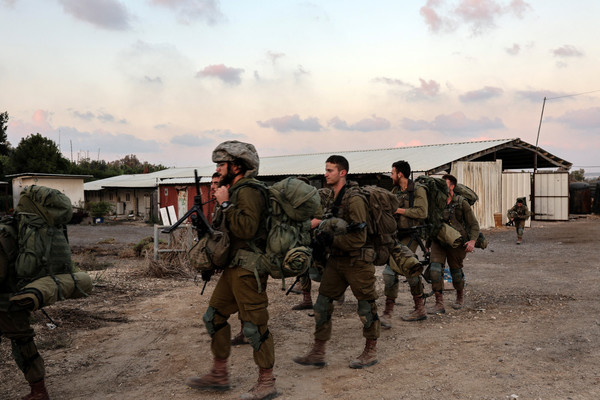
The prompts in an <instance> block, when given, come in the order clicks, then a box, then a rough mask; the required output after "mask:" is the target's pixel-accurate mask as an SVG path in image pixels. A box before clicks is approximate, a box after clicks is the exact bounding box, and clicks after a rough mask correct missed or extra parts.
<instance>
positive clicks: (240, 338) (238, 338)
mask: <svg viewBox="0 0 600 400" xmlns="http://www.w3.org/2000/svg"><path fill="white" fill-rule="evenodd" d="M248 343H250V342H248V339H247V338H246V336H244V325H243V323H242V328H240V331H239V332H238V334H237V335H235V336H234V337H233V339H231V345H232V346H239V345H241V344H248Z"/></svg>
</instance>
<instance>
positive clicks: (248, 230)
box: [225, 187, 265, 240]
mask: <svg viewBox="0 0 600 400" xmlns="http://www.w3.org/2000/svg"><path fill="white" fill-rule="evenodd" d="M264 207H265V200H264V199H263V197H262V194H261V193H260V192H259V191H258V189H254V188H251V187H243V188H241V189H240V192H239V193H238V196H237V201H236V204H232V205H231V206H230V207H228V208H227V209H226V210H225V218H227V223H228V224H227V226H228V228H229V230H230V231H231V233H232V234H233V235H234V236H236V237H239V238H240V239H246V240H249V239H252V238H253V237H254V236H255V235H256V232H257V231H258V227H259V226H260V221H261V218H262V217H263V212H264Z"/></svg>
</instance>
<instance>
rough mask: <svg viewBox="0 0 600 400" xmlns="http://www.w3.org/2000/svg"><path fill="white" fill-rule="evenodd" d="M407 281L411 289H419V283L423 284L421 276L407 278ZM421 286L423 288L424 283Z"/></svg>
mask: <svg viewBox="0 0 600 400" xmlns="http://www.w3.org/2000/svg"><path fill="white" fill-rule="evenodd" d="M406 281H407V282H408V286H410V287H418V286H419V283H421V277H420V276H413V277H411V278H407V279H406ZM421 286H423V284H422V283H421Z"/></svg>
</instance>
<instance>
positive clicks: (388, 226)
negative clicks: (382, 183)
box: [342, 185, 400, 265]
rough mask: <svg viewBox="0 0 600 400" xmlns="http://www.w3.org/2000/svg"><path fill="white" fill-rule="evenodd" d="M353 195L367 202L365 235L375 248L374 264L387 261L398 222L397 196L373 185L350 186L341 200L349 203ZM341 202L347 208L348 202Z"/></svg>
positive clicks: (394, 241)
mask: <svg viewBox="0 0 600 400" xmlns="http://www.w3.org/2000/svg"><path fill="white" fill-rule="evenodd" d="M354 195H359V196H361V197H362V198H363V199H364V200H365V202H366V203H367V208H368V211H369V215H368V219H367V221H366V222H367V236H368V238H369V240H370V241H371V242H372V243H373V247H374V250H375V261H373V264H374V265H384V264H386V263H388V261H389V258H390V254H391V251H392V249H393V248H394V245H395V244H396V232H397V229H398V223H397V222H396V217H395V216H394V213H395V212H396V210H397V209H398V207H399V206H400V202H399V200H398V197H396V195H395V194H393V193H392V192H390V191H389V190H387V189H384V188H382V187H379V186H375V185H366V186H350V187H348V189H347V191H346V194H345V195H344V198H343V200H342V201H343V202H344V203H346V202H347V203H349V202H350V198H351V197H352V196H354ZM347 203H346V204H343V206H344V207H346V208H348V204H347Z"/></svg>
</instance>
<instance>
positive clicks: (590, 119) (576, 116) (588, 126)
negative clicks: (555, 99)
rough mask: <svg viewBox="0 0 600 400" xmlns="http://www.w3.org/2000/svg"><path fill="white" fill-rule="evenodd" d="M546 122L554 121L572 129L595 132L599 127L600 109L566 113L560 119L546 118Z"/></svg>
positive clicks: (594, 108)
mask: <svg viewBox="0 0 600 400" xmlns="http://www.w3.org/2000/svg"><path fill="white" fill-rule="evenodd" d="M548 121H556V122H559V123H561V124H563V125H566V126H567V127H569V128H572V129H580V130H594V131H596V132H597V130H598V127H599V126H600V107H592V108H587V109H582V110H573V111H567V112H566V113H564V114H563V115H561V116H560V117H557V118H548Z"/></svg>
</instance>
